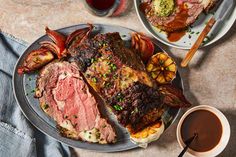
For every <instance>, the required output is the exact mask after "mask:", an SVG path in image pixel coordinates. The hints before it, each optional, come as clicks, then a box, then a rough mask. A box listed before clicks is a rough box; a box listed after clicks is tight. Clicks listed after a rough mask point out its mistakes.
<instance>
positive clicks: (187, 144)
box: [178, 133, 197, 157]
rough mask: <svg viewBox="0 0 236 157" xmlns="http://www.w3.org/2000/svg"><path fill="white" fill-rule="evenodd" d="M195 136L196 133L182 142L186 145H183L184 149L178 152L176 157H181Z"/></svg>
mask: <svg viewBox="0 0 236 157" xmlns="http://www.w3.org/2000/svg"><path fill="white" fill-rule="evenodd" d="M196 137H197V133H195V134H194V136H193V137H191V138H189V139H187V140H186V141H185V142H184V143H185V144H186V146H185V147H184V149H183V150H182V152H181V153H180V154H179V156H178V157H182V156H183V155H184V154H185V152H186V151H187V150H188V148H189V146H190V144H191V143H192V142H193V141H194V139H195V138H196Z"/></svg>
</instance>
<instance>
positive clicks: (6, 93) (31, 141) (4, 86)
mask: <svg viewBox="0 0 236 157" xmlns="http://www.w3.org/2000/svg"><path fill="white" fill-rule="evenodd" d="M26 47H27V43H26V42H24V41H21V40H19V39H16V38H14V37H12V36H11V35H9V34H6V33H1V32H0V157H37V156H38V157H69V156H70V150H69V147H68V146H65V145H62V144H61V143H59V142H57V141H55V140H54V139H52V138H50V137H48V136H46V135H44V134H43V133H41V132H40V131H38V130H37V129H36V128H35V127H33V126H32V125H31V124H30V123H29V121H28V120H27V119H26V118H25V117H24V115H23V114H22V113H21V110H20V107H19V106H18V105H17V103H16V101H15V99H14V96H13V91H12V73H13V69H14V65H15V63H16V61H17V59H18V57H19V56H20V55H21V54H22V53H23V52H24V50H25V49H26Z"/></svg>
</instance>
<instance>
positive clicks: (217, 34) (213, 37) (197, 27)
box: [134, 0, 236, 49]
mask: <svg viewBox="0 0 236 157" xmlns="http://www.w3.org/2000/svg"><path fill="white" fill-rule="evenodd" d="M140 3H141V0H134V4H135V9H136V12H137V14H138V17H139V19H140V21H141V22H142V24H143V26H144V27H145V28H146V30H147V31H148V32H149V33H150V34H151V35H152V36H153V37H155V38H156V39H157V40H159V41H160V42H162V43H164V44H166V45H168V46H171V47H175V48H180V49H190V48H191V47H192V45H193V44H194V43H195V41H196V40H197V37H198V36H199V34H200V33H199V34H197V32H201V31H202V30H203V28H204V27H205V23H206V22H207V21H208V20H209V19H210V17H211V16H212V14H208V15H204V14H201V15H200V17H199V18H198V20H197V21H196V22H195V23H194V24H193V25H192V26H193V27H192V28H191V32H194V34H191V32H187V33H186V35H185V36H183V37H182V38H181V39H180V40H179V41H177V42H170V41H168V39H167V35H166V33H164V32H161V31H160V30H158V29H157V28H155V27H153V26H152V25H151V24H150V23H149V22H148V20H147V19H146V17H145V15H144V14H143V13H142V12H141V11H140V10H139V5H140ZM234 5H235V4H234ZM235 20H236V7H235V6H234V9H233V10H232V11H231V14H230V15H229V16H228V17H227V18H225V19H224V20H223V21H222V25H221V27H220V29H219V30H214V29H213V31H211V32H210V33H209V35H208V36H209V37H210V38H209V40H208V42H207V43H206V44H204V45H203V46H202V47H205V46H208V45H211V44H213V43H214V42H216V41H217V40H219V39H220V38H221V37H223V36H224V35H225V34H226V33H227V32H228V31H229V30H230V28H231V27H232V26H233V24H234V22H235ZM189 36H191V38H189Z"/></svg>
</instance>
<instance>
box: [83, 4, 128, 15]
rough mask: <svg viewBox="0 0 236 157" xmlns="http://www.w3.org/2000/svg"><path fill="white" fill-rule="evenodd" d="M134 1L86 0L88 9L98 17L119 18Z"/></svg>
mask: <svg viewBox="0 0 236 157" xmlns="http://www.w3.org/2000/svg"><path fill="white" fill-rule="evenodd" d="M130 1H132V0H84V4H85V6H86V8H87V9H88V10H89V11H90V12H91V13H92V14H94V15H97V16H117V15H120V14H122V13H123V12H124V11H125V10H126V9H127V6H128V4H129V3H130Z"/></svg>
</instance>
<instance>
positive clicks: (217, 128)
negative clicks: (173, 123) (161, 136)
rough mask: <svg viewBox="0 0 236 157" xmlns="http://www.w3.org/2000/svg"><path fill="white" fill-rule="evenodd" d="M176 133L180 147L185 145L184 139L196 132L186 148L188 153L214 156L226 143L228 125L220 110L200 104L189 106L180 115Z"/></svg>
mask: <svg viewBox="0 0 236 157" xmlns="http://www.w3.org/2000/svg"><path fill="white" fill-rule="evenodd" d="M176 134H177V140H178V142H179V144H180V146H181V147H182V148H184V147H185V146H186V145H185V142H184V141H186V140H188V139H190V138H191V137H193V136H194V135H195V134H197V136H196V137H195V139H194V140H193V141H192V143H191V144H190V146H189V149H188V150H187V153H188V154H189V155H192V156H196V157H214V156H217V155H218V154H220V153H221V152H222V151H223V150H224V149H225V147H226V145H227V144H228V141H229V138H230V125H229V122H228V120H227V119H226V117H225V116H224V114H223V113H222V112H221V111H219V110H218V109H216V108H214V107H211V106H207V105H200V106H196V107H193V108H191V109H190V110H188V111H187V112H186V113H185V114H184V115H183V116H182V117H181V119H180V121H179V124H178V126H177V132H176Z"/></svg>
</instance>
